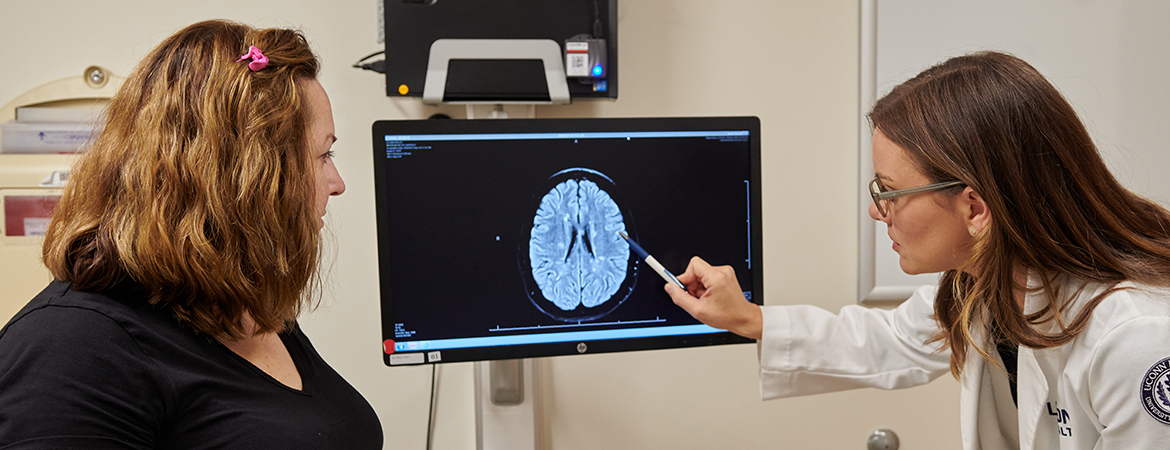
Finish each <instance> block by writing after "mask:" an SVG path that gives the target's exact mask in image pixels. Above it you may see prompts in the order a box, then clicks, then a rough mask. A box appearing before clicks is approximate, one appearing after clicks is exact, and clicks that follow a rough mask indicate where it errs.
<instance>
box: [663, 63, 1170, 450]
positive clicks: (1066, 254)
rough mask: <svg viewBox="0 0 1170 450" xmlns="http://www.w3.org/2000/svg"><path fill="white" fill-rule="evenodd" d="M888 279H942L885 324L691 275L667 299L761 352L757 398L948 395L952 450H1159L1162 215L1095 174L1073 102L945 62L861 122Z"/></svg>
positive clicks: (1029, 72)
mask: <svg viewBox="0 0 1170 450" xmlns="http://www.w3.org/2000/svg"><path fill="white" fill-rule="evenodd" d="M869 117H870V122H871V124H872V126H873V130H874V132H873V164H874V169H875V172H876V173H875V178H874V180H873V182H872V183H870V191H871V194H872V195H873V199H874V202H873V204H872V205H871V206H870V208H869V214H870V216H871V217H873V219H874V220H878V221H881V222H884V223H885V224H886V226H887V227H888V231H889V234H890V238H891V239H892V240H893V241H894V250H895V251H896V252H898V254H899V264H900V265H901V268H902V270H903V271H905V272H907V273H910V274H918V273H933V272H943V276H942V279H941V282H940V284H939V286H938V287H925V288H922V289H919V290H918V291H917V292H915V294H914V295H913V296H912V297H911V298H910V299H909V300H907V301H906V302H904V303H903V304H902V305H900V306H899V307H898V308H896V309H894V310H892V311H884V310H873V309H867V308H862V307H859V306H849V307H846V308H843V309H842V310H841V312H840V313H839V314H832V313H830V312H827V311H824V310H822V309H819V308H815V307H810V306H765V307H762V308H761V307H758V306H756V305H754V304H752V303H750V302H745V301H743V297H742V294H741V293H740V292H741V289H740V288H739V283H738V281H737V280H736V279H735V274H734V272H733V271H732V270H731V269H730V268H727V267H711V266H710V265H708V264H707V263H706V262H704V261H703V260H702V259H699V258H694V259H693V260H692V261H691V264H690V266H689V267H687V270H686V272H685V273H683V274H682V275H681V276H679V277H678V278H679V280H680V281H682V282H683V283H684V284H686V285H687V291H683V290H681V289H678V288H675V287H673V286H670V285H667V286H666V290H667V292H668V293H670V295H671V297H672V298H673V299H674V301H675V303H677V304H678V305H679V306H681V307H683V308H684V309H686V310H687V311H688V312H690V313H691V314H692V315H693V316H695V318H697V319H699V320H701V321H703V322H705V323H707V324H709V325H711V326H714V327H718V328H722V329H726V330H730V331H732V332H734V333H736V334H740V335H743V336H746V337H750V338H755V339H759V340H760V341H759V342H760V343H759V345H760V383H761V387H762V392H763V395H764V397H765V398H781V397H791V396H799V395H809V394H816V393H821V392H831V391H840V390H845V389H852V388H858V387H879V388H884V389H893V388H904V387H911V386H916V385H920V384H924V383H927V382H929V381H930V380H933V379H935V378H937V377H938V376H941V375H942V374H945V373H947V372H948V371H949V372H950V373H951V374H952V375H954V376H956V377H957V378H959V380H960V381H961V384H962V394H961V399H960V401H961V416H962V419H961V420H962V432H963V447H964V448H965V449H972V450H974V449H999V448H1023V449H1085V450H1089V449H1137V448H1166V447H1167V446H1170V294H1168V293H1167V291H1165V290H1164V289H1165V288H1167V287H1168V286H1170V212H1167V210H1166V209H1165V208H1163V207H1161V206H1159V205H1158V204H1156V203H1154V202H1152V201H1150V200H1147V199H1145V198H1142V197H1140V196H1138V195H1136V194H1134V193H1132V192H1130V191H1128V190H1126V189H1125V188H1124V187H1122V186H1121V185H1120V184H1119V183H1118V182H1117V180H1116V179H1115V178H1114V177H1113V176H1112V174H1110V173H1109V170H1108V169H1107V168H1106V166H1105V163H1104V162H1103V161H1102V159H1101V156H1100V155H1099V154H1098V152H1097V149H1096V147H1095V146H1094V144H1093V142H1092V139H1091V138H1090V137H1089V134H1088V132H1087V131H1086V130H1085V127H1084V125H1083V124H1082V123H1081V122H1080V120H1079V119H1077V117H1076V113H1075V112H1074V110H1073V109H1072V107H1071V106H1070V105H1069V104H1068V102H1067V101H1066V100H1065V99H1064V98H1063V97H1062V96H1061V95H1060V93H1059V92H1058V91H1057V90H1056V88H1055V87H1053V86H1052V85H1051V84H1050V83H1049V82H1048V81H1047V80H1046V79H1045V78H1044V77H1043V76H1042V75H1040V73H1038V72H1037V71H1036V70H1035V69H1034V68H1032V67H1031V66H1030V65H1028V64H1027V63H1026V62H1024V61H1022V60H1020V59H1018V58H1015V57H1013V56H1010V55H1006V54H1002V53H993V52H986V53H977V54H972V55H966V56H961V57H957V58H952V59H950V60H947V61H945V62H943V63H941V64H939V65H937V66H935V67H932V68H930V69H928V70H926V71H924V72H923V73H921V74H919V75H918V76H916V77H915V78H913V79H911V80H909V81H906V82H905V83H903V84H901V85H899V86H898V87H896V88H894V89H893V90H892V91H891V92H890V93H889V94H888V95H886V96H885V97H883V98H882V99H881V100H879V101H878V103H877V104H876V105H875V106H874V109H873V111H872V112H870V115H869Z"/></svg>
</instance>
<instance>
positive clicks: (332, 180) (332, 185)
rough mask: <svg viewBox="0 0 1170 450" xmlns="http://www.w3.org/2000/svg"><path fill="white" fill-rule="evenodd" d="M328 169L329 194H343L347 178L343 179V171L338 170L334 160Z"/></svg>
mask: <svg viewBox="0 0 1170 450" xmlns="http://www.w3.org/2000/svg"><path fill="white" fill-rule="evenodd" d="M327 170H328V172H327V173H326V176H327V177H328V186H329V195H341V194H342V193H344V192H345V180H342V179H341V173H340V172H338V171H337V166H335V165H333V164H332V162H330V164H329V168H328V169H327Z"/></svg>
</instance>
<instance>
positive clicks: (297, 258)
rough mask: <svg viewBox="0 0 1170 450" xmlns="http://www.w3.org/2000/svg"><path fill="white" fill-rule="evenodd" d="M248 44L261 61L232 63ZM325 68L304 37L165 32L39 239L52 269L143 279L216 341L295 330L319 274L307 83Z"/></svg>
mask: <svg viewBox="0 0 1170 450" xmlns="http://www.w3.org/2000/svg"><path fill="white" fill-rule="evenodd" d="M249 46H255V47H257V48H259V49H260V50H261V51H262V52H263V53H264V55H265V56H266V57H267V58H268V60H269V63H268V66H267V67H266V68H264V69H261V70H259V71H255V72H253V71H252V70H250V69H249V68H248V62H249V61H248V60H245V61H243V62H236V60H237V59H238V58H239V57H240V55H243V54H245V53H247V52H248V49H249ZM319 66H320V64H319V62H318V60H317V58H316V56H315V55H314V54H313V52H312V50H311V49H310V48H309V45H308V42H307V41H306V40H305V38H304V36H303V35H302V34H301V33H300V32H298V31H295V30H285V29H253V28H250V27H248V26H245V25H241V24H236V23H231V22H225V21H207V22H200V23H196V24H194V25H191V26H188V27H186V28H184V29H183V30H181V31H179V32H177V33H175V34H174V35H172V36H170V37H168V38H167V39H166V40H164V41H163V42H162V43H161V44H159V45H158V47H156V48H155V49H154V50H152V51H151V52H150V54H148V55H147V56H146V58H145V59H144V60H143V61H142V62H140V63H139V64H138V66H137V67H136V68H135V69H134V71H133V73H132V74H131V75H130V76H129V77H128V78H127V80H126V82H125V83H124V84H123V85H122V87H121V89H119V91H118V92H117V94H116V95H115V96H114V98H113V99H111V101H110V104H109V107H108V112H107V119H106V123H105V127H104V131H103V132H102V133H101V134H100V135H99V136H98V137H97V138H96V139H95V141H94V143H93V146H92V148H91V149H90V150H89V151H88V152H86V153H85V154H84V155H83V156H82V157H81V158H80V159H79V160H78V162H77V163H76V165H75V166H74V167H73V171H72V174H71V177H70V178H71V179H70V180H69V183H68V184H67V186H66V187H65V190H64V193H63V195H62V198H61V202H60V203H59V204H58V206H57V210H56V212H55V213H54V215H53V219H52V222H51V223H50V225H49V228H48V230H47V232H46V234H45V242H44V246H43V248H42V253H43V258H44V262H45V265H46V266H47V267H48V268H49V270H50V271H51V272H52V273H53V276H54V277H56V278H57V279H59V280H63V281H69V282H72V286H73V288H74V289H78V290H83V291H103V290H107V289H110V288H112V287H114V286H116V285H119V284H123V283H133V284H136V285H139V286H141V288H144V289H145V291H146V292H149V295H150V301H151V302H152V303H154V304H156V305H160V306H162V307H167V308H169V309H170V310H171V311H172V313H173V314H174V316H175V317H177V318H178V319H179V320H180V321H182V322H183V323H186V324H188V325H189V326H191V327H192V328H194V329H195V330H197V331H199V332H202V333H206V334H208V335H210V336H212V337H215V338H218V339H238V338H241V337H245V336H247V335H248V334H250V333H251V332H253V331H256V332H260V333H263V332H272V331H279V330H282V329H284V328H285V327H286V326H287V325H288V324H289V323H290V322H291V321H292V320H294V319H295V318H296V317H297V316H298V315H299V313H300V311H301V310H302V308H303V307H305V306H306V305H308V304H310V303H311V301H309V300H308V297H310V295H307V293H309V292H312V291H313V290H314V289H313V287H314V286H315V285H316V283H317V275H316V271H317V263H318V259H319V255H320V237H319V232H318V227H317V218H316V217H315V214H314V212H313V206H312V205H313V198H314V197H313V196H314V184H313V183H312V182H311V181H310V179H309V177H310V176H311V172H310V171H312V170H314V169H313V166H312V164H310V156H309V154H308V147H307V138H306V126H307V123H308V122H307V120H308V117H307V104H306V101H305V97H304V96H303V92H304V91H303V88H302V84H303V83H304V82H305V81H307V80H311V79H314V78H316V76H317V73H318V71H319ZM244 313H247V314H248V315H250V316H251V318H252V320H253V321H254V322H255V324H256V326H257V329H255V330H251V329H245V328H244V326H243V324H242V323H241V318H242V317H243V315H244Z"/></svg>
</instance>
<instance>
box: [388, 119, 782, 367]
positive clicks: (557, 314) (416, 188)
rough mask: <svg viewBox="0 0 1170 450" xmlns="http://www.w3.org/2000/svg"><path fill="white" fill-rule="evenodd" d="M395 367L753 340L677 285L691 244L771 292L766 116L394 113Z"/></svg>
mask: <svg viewBox="0 0 1170 450" xmlns="http://www.w3.org/2000/svg"><path fill="white" fill-rule="evenodd" d="M373 139H374V146H373V147H374V189H375V194H374V198H375V207H376V214H377V234H378V242H377V245H378V269H379V276H380V287H381V314H382V336H383V339H384V341H383V350H384V352H383V357H384V362H385V363H386V364H387V365H392V366H393V365H404V364H423V363H444V362H461V361H481V360H496V359H516V358H530V357H544V356H558V355H575V354H582V353H604V352H619V351H631V350H650V349H667V348H678V347H694V346H706V345H719V344H733V343H746V342H753V341H752V340H750V339H746V338H742V337H739V336H736V335H733V334H731V333H728V332H726V331H723V330H719V329H715V328H712V327H709V326H707V325H704V324H702V323H700V322H699V321H697V320H695V319H694V318H692V317H691V316H690V315H689V314H687V312H686V311H684V310H683V309H682V308H679V307H678V306H676V305H675V304H674V303H673V301H672V300H671V299H670V296H669V295H667V293H666V292H665V290H664V289H663V287H664V285H665V284H666V281H665V280H664V277H663V276H660V274H659V273H657V272H656V270H655V269H654V268H653V267H652V265H651V264H648V263H647V260H644V259H642V258H641V257H639V255H638V254H637V252H636V250H635V249H634V248H633V247H632V246H631V245H630V244H629V243H628V242H627V241H626V240H624V239H623V238H622V236H621V235H620V234H619V232H620V233H625V234H626V235H628V236H629V239H630V240H632V241H634V242H635V243H637V244H638V245H639V246H640V247H641V248H643V249H645V251H646V252H648V253H649V255H650V256H652V257H653V258H654V259H656V260H657V262H659V263H661V265H662V266H663V267H665V269H666V270H667V271H670V272H672V273H673V274H675V275H679V274H682V273H683V271H684V270H685V269H686V267H687V264H688V263H689V261H690V259H691V257H692V256H696V255H697V256H700V257H702V258H703V259H705V260H706V261H708V262H709V263H711V264H713V265H728V266H731V267H732V268H733V269H734V270H735V274H736V276H737V277H738V279H739V283H740V288H742V291H743V294H744V301H751V302H755V303H757V304H762V303H763V285H762V281H763V276H762V275H763V272H762V268H761V265H760V261H761V256H762V255H761V245H760V126H759V120H758V119H757V118H755V117H703V118H637V119H499V120H492V119H488V120H449V119H448V120H407V121H379V122H375V123H374V125H373Z"/></svg>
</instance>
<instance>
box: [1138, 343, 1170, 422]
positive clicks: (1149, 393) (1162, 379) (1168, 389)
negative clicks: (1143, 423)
mask: <svg viewBox="0 0 1170 450" xmlns="http://www.w3.org/2000/svg"><path fill="white" fill-rule="evenodd" d="M1140 393H1141V395H1140V397H1141V400H1142V407H1144V408H1146V412H1148V413H1150V416H1151V417H1153V418H1154V420H1157V421H1159V422H1162V423H1164V424H1166V425H1170V358H1165V359H1163V360H1161V361H1158V363H1157V364H1154V365H1153V366H1151V367H1150V370H1147V371H1146V376H1145V377H1144V378H1142V385H1141V390H1140Z"/></svg>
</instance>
